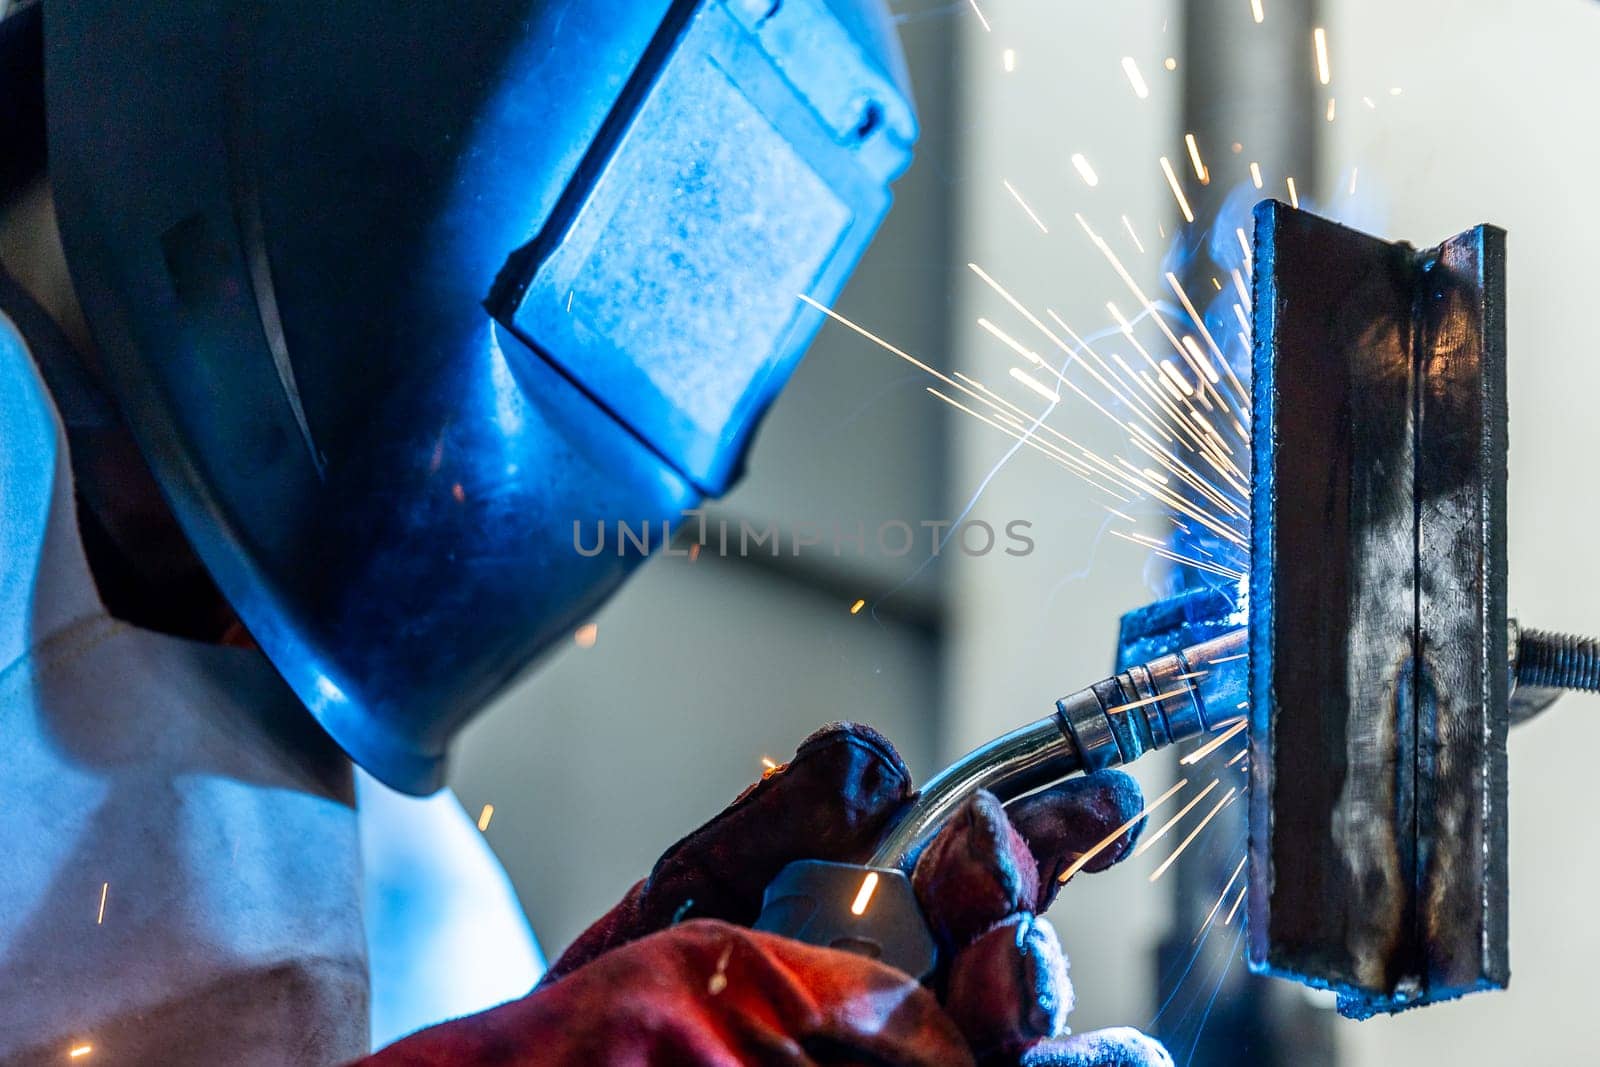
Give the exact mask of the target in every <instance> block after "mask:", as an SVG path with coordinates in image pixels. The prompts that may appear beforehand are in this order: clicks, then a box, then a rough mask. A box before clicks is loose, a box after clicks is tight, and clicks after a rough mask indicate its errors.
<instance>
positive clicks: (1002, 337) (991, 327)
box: [978, 318, 1044, 367]
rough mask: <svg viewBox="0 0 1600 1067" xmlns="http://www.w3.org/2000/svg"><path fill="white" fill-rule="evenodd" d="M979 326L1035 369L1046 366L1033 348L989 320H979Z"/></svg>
mask: <svg viewBox="0 0 1600 1067" xmlns="http://www.w3.org/2000/svg"><path fill="white" fill-rule="evenodd" d="M978 326H979V327H980V328H982V329H984V330H986V331H988V333H989V335H990V336H991V337H993V338H994V339H995V340H997V341H999V342H1000V343H1001V344H1003V345H1005V346H1006V347H1007V348H1009V349H1011V351H1013V352H1015V353H1016V354H1017V355H1019V356H1021V357H1022V358H1023V359H1025V360H1027V361H1028V362H1029V363H1032V364H1033V365H1034V366H1035V367H1042V366H1044V360H1043V359H1041V358H1040V356H1039V353H1037V352H1035V351H1033V349H1031V348H1028V347H1027V346H1025V345H1024V344H1023V343H1022V342H1021V341H1019V340H1017V339H1016V338H1015V337H1012V336H1011V335H1010V334H1009V333H1006V331H1004V330H1002V329H1001V328H1000V327H998V326H996V325H995V324H994V323H992V322H990V321H989V320H988V319H984V318H980V319H979V320H978Z"/></svg>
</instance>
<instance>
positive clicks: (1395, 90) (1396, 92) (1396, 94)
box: [1389, 85, 1404, 96]
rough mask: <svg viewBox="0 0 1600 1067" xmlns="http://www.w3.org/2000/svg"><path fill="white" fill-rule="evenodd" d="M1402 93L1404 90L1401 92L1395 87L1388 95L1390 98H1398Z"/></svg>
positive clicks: (1398, 87)
mask: <svg viewBox="0 0 1600 1067" xmlns="http://www.w3.org/2000/svg"><path fill="white" fill-rule="evenodd" d="M1403 91H1404V90H1402V89H1401V88H1400V86H1398V85H1396V86H1394V87H1393V88H1392V89H1390V90H1389V95H1390V96H1399V95H1400V94H1401V92H1403Z"/></svg>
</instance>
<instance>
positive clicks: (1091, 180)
mask: <svg viewBox="0 0 1600 1067" xmlns="http://www.w3.org/2000/svg"><path fill="white" fill-rule="evenodd" d="M1072 166H1073V167H1074V168H1075V169H1076V170H1077V172H1078V177H1080V178H1082V179H1083V184H1085V185H1087V186H1088V187H1089V188H1091V189H1093V188H1094V187H1095V186H1097V185H1099V184H1100V176H1099V175H1098V174H1096V173H1095V172H1094V168H1093V167H1091V166H1089V161H1088V160H1087V159H1085V158H1083V153H1082V152H1074V153H1072Z"/></svg>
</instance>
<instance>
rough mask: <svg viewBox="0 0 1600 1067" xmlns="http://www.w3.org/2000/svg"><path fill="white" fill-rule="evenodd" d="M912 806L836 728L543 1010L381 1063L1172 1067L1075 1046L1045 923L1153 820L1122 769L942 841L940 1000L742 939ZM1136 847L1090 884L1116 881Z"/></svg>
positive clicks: (410, 1043) (974, 822) (832, 956)
mask: <svg viewBox="0 0 1600 1067" xmlns="http://www.w3.org/2000/svg"><path fill="white" fill-rule="evenodd" d="M913 795H914V793H913V790H912V787H911V779H910V775H909V773H908V772H907V771H906V768H905V765H904V764H903V763H902V762H901V761H900V758H899V756H898V755H897V754H896V753H895V751H894V749H893V747H892V746H890V745H889V743H888V742H887V741H886V740H884V739H883V738H882V737H881V736H880V735H879V734H877V733H876V732H875V731H873V730H871V729H870V728H867V727H862V726H854V725H848V724H843V725H835V726H831V727H828V728H826V729H824V730H821V731H819V732H818V733H816V734H814V735H812V736H811V737H810V738H808V739H807V740H806V741H805V742H804V743H803V744H802V745H801V746H800V749H799V751H798V752H797V753H796V754H795V758H794V759H793V760H792V761H791V762H790V763H788V764H787V765H785V766H783V767H780V768H778V769H777V770H776V771H773V772H769V773H768V774H767V775H765V776H763V778H762V780H761V781H760V782H758V783H756V784H755V785H754V786H752V787H751V788H750V789H748V790H746V791H745V792H744V793H743V794H742V795H741V796H740V797H739V798H738V799H737V800H735V801H734V802H733V804H732V805H730V806H729V807H728V808H727V809H726V810H724V811H723V812H722V813H721V814H720V815H718V816H717V817H716V818H714V819H713V820H711V822H709V823H707V824H706V825H705V826H703V827H701V828H700V829H699V830H697V831H695V832H694V833H692V834H690V835H689V836H688V837H686V838H684V839H683V840H682V841H680V842H678V844H676V845H674V846H673V847H672V848H671V849H669V850H668V851H667V853H666V854H665V855H664V856H663V857H662V858H661V860H660V861H659V862H658V863H657V864H656V866H655V869H654V870H653V871H652V872H651V874H650V876H649V877H648V878H646V879H645V880H644V881H642V882H640V883H638V884H637V885H635V886H634V887H633V888H632V889H631V890H630V891H629V892H628V894H627V896H626V897H625V898H624V899H623V901H622V902H621V903H620V904H619V905H617V907H615V908H613V909H612V910H611V912H610V913H608V914H607V915H606V916H605V917H604V918H602V919H601V920H600V921H599V922H597V923H595V924H594V925H593V926H592V927H590V928H589V929H588V930H587V931H585V932H584V933H583V934H582V935H580V936H579V937H578V939H577V940H576V941H575V942H574V943H573V944H572V946H571V947H570V948H569V949H568V950H567V951H566V953H564V954H563V955H562V957H561V958H560V959H559V960H557V961H556V962H555V964H554V965H553V966H552V967H551V968H550V971H549V973H548V974H547V975H546V976H545V979H544V980H543V981H542V982H541V983H540V985H539V986H538V988H536V989H535V990H534V991H533V992H532V993H531V994H529V995H528V996H527V997H525V998H523V999H522V1000H520V1001H516V1002H513V1003H511V1004H507V1005H504V1006H502V1007H500V1008H496V1009H493V1010H492V1011H488V1012H484V1013H482V1014H480V1015H475V1016H470V1017H468V1018H465V1019H460V1020H456V1021H455V1022H451V1023H446V1024H443V1025H441V1026H437V1027H434V1028H432V1029H429V1030H425V1031H423V1032H421V1033H420V1034H416V1035H413V1036H412V1037H410V1038H407V1039H405V1040H403V1041H401V1042H398V1043H397V1044H395V1045H393V1046H391V1047H389V1048H388V1049H385V1050H383V1051H382V1052H380V1053H378V1054H377V1055H375V1056H374V1057H373V1058H372V1060H371V1061H370V1062H371V1064H372V1065H374V1067H396V1065H408V1064H430V1065H431V1064H445V1063H450V1064H460V1063H472V1064H478V1063H505V1064H522V1063H529V1064H531V1063H585V1064H587V1063H607V1064H629V1065H631V1064H655V1063H710V1064H734V1063H748V1062H762V1063H786V1064H811V1063H882V1064H895V1065H900V1064H904V1065H920V1064H963V1063H972V1062H974V1060H981V1061H982V1062H984V1063H986V1064H1002V1063H1007V1064H1016V1063H1025V1064H1028V1065H1031V1067H1048V1065H1055V1067H1077V1065H1082V1067H1090V1065H1105V1067H1121V1065H1127V1067H1146V1065H1160V1064H1170V1062H1171V1061H1170V1059H1168V1057H1167V1055H1166V1053H1165V1051H1164V1050H1162V1049H1161V1047H1160V1045H1158V1044H1156V1043H1155V1042H1154V1041H1152V1040H1150V1039H1149V1038H1146V1037H1145V1036H1144V1035H1142V1034H1139V1033H1138V1032H1137V1031H1133V1030H1108V1031H1100V1032H1097V1033H1093V1034H1084V1035H1073V1036H1064V1037H1063V1036H1058V1035H1060V1034H1061V1033H1062V1032H1063V1030H1064V1021H1065V1017H1066V1014H1067V1012H1068V1011H1069V1010H1070V1009H1071V1007H1072V999H1073V995H1072V987H1071V984H1070V983H1069V982H1068V980H1067V974H1066V971H1067V967H1066V960H1065V958H1064V957H1063V956H1062V954H1061V949H1060V946H1059V944H1058V943H1057V941H1056V937H1055V933H1054V931H1053V930H1052V929H1051V928H1050V925H1049V924H1048V923H1047V922H1045V921H1044V920H1042V919H1038V918H1036V917H1035V913H1036V912H1038V911H1040V910H1043V909H1044V908H1046V907H1048V906H1049V903H1050V901H1051V900H1052V899H1053V898H1054V896H1055V893H1056V891H1057V889H1058V888H1059V885H1060V883H1059V880H1058V876H1059V874H1060V873H1061V872H1063V871H1065V870H1066V869H1067V868H1068V867H1069V866H1070V865H1071V864H1073V863H1074V862H1075V861H1076V860H1078V858H1079V857H1080V856H1082V855H1083V854H1084V853H1085V852H1087V851H1089V850H1090V849H1092V848H1094V847H1095V846H1096V845H1097V844H1100V843H1101V842H1102V841H1103V840H1104V839H1105V838H1106V837H1107V835H1108V834H1110V833H1111V832H1112V831H1114V830H1115V829H1116V828H1117V827H1118V826H1121V825H1122V824H1123V823H1125V822H1127V821H1128V820H1129V819H1130V818H1132V816H1133V815H1134V814H1136V813H1137V812H1138V811H1139V808H1140V806H1141V804H1142V798H1141V797H1140V794H1139V789H1138V786H1137V784H1135V783H1134V782H1133V780H1132V779H1131V778H1128V777H1127V776H1126V775H1123V774H1121V773H1118V772H1112V773H1103V774H1100V775H1095V776H1092V777H1089V778H1084V779H1078V780H1075V781H1072V782H1068V783H1064V784H1063V785H1060V786H1057V787H1055V788H1053V789H1050V790H1046V791H1044V792H1043V793H1039V794H1035V795H1034V796H1032V797H1029V798H1027V799H1025V800H1023V801H1019V802H1018V803H1016V804H1014V805H1012V808H1011V810H1010V812H1009V815H1010V817H1009V818H1008V813H1007V811H1006V810H1005V809H1003V808H1002V807H1001V806H1000V804H999V802H998V801H997V800H995V798H994V797H992V796H990V795H988V794H979V795H977V796H975V797H974V798H973V799H972V801H970V802H969V803H968V804H967V805H966V806H965V807H964V808H963V809H962V810H961V811H960V812H959V813H958V814H957V815H956V816H955V817H953V818H952V819H951V821H950V823H949V824H948V825H947V826H946V827H945V828H944V829H943V830H941V832H940V834H939V836H938V837H937V838H936V839H935V840H934V842H933V843H932V844H930V845H929V846H928V848H927V850H926V851H925V853H924V855H923V857H922V859H921V860H920V862H919V863H918V865H917V868H916V871H915V872H914V874H913V878H912V882H913V886H914V887H915V889H916V892H917V896H918V900H919V903H920V905H921V907H922V909H923V912H924V914H925V917H926V918H927V920H928V923H929V926H930V927H931V928H932V930H933V931H934V934H935V936H936V937H937V938H938V939H939V941H940V943H941V949H942V952H941V956H942V958H943V959H945V960H947V961H948V963H947V964H946V966H944V967H943V968H942V969H941V970H940V972H939V973H937V974H935V975H934V976H933V977H932V978H931V979H930V980H929V984H928V985H927V986H926V987H924V986H922V985H919V984H918V983H917V982H915V981H914V980H913V979H911V978H910V977H908V976H907V975H905V974H903V973H901V972H899V971H897V970H894V969H893V968H891V967H888V966H886V965H883V964H880V963H876V962H874V961H871V960H868V959H864V958H862V957H859V956H854V955H851V954H848V953H844V952H837V951H834V950H831V949H822V948H814V947H811V946H808V945H803V944H800V943H798V942H795V941H791V940H788V939H786V938H782V937H778V936H775V935H771V934H765V933H760V932H754V931H750V930H746V929H742V928H741V927H742V926H743V925H745V924H748V923H750V922H752V921H754V919H755V918H756V916H757V914H758V913H759V911H760V906H761V899H762V895H763V892H764V890H765V888H766V886H767V884H768V883H769V882H770V881H771V880H772V879H773V878H774V877H775V876H776V875H777V873H778V872H779V871H780V870H782V868H783V867H784V866H786V865H787V864H788V863H790V862H791V861H793V860H796V859H823V860H832V861H837V862H851V863H860V862H863V861H864V860H865V859H866V858H867V857H868V856H869V855H870V854H871V853H872V851H873V849H874V847H875V846H876V844H877V842H878V840H879V838H880V837H881V836H882V834H883V833H884V832H885V830H887V829H888V827H889V826H891V825H892V824H893V822H894V820H895V819H896V817H897V816H898V815H899V814H900V813H901V811H902V810H903V809H904V807H905V805H906V804H907V803H908V802H909V800H910V799H911V798H912V796H913ZM1138 832H1139V827H1138V826H1135V827H1133V828H1132V829H1130V830H1129V831H1127V832H1126V833H1125V834H1123V835H1122V836H1121V837H1119V838H1118V839H1117V840H1115V841H1113V842H1111V843H1110V844H1109V845H1107V846H1106V847H1104V848H1103V849H1101V850H1100V851H1099V852H1098V853H1097V854H1096V855H1095V857H1094V858H1093V859H1092V860H1090V861H1089V862H1088V863H1086V864H1084V865H1083V869H1084V870H1090V871H1094V870H1101V869H1103V868H1105V867H1108V866H1110V865H1111V864H1112V863H1114V862H1116V861H1117V860H1118V859H1120V858H1121V857H1122V856H1123V855H1124V854H1126V853H1127V852H1128V850H1129V849H1130V848H1131V847H1132V844H1133V841H1134V839H1135V838H1137V836H1138ZM735 924H737V925H735Z"/></svg>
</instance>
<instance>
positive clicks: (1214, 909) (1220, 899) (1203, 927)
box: [1194, 854, 1250, 940]
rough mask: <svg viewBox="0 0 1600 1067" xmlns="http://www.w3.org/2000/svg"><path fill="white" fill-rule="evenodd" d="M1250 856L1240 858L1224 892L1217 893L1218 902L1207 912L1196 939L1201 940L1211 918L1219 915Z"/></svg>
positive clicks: (1224, 887)
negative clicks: (1229, 891)
mask: <svg viewBox="0 0 1600 1067" xmlns="http://www.w3.org/2000/svg"><path fill="white" fill-rule="evenodd" d="M1249 858H1250V857H1249V855H1248V854H1246V855H1245V856H1243V857H1241V858H1240V860H1239V866H1237V867H1235V868H1234V869H1233V874H1232V875H1230V876H1229V878H1228V884H1227V885H1225V886H1223V887H1222V892H1220V893H1218V894H1217V902H1216V903H1215V904H1213V905H1212V906H1211V911H1210V912H1208V913H1207V914H1206V921H1205V922H1203V923H1201V924H1200V931H1199V933H1196V934H1195V935H1194V936H1195V939H1196V940H1199V938H1200V934H1203V933H1205V932H1206V927H1208V926H1210V925H1211V920H1212V919H1215V918H1216V917H1217V912H1219V911H1221V910H1222V902H1223V901H1224V900H1227V899H1228V890H1230V889H1232V888H1233V883H1234V882H1237V881H1238V880H1239V872H1240V871H1242V870H1244V864H1245V860H1247V859H1249ZM1224 925H1226V924H1224Z"/></svg>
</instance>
